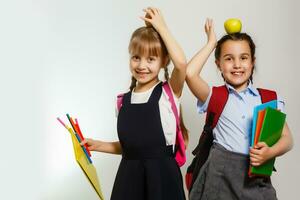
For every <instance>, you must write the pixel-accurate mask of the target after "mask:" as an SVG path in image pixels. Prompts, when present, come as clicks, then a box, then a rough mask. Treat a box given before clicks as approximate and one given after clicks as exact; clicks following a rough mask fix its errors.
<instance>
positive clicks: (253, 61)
mask: <svg viewBox="0 0 300 200" xmlns="http://www.w3.org/2000/svg"><path fill="white" fill-rule="evenodd" d="M255 63H256V57H254V58H253V59H252V65H253V66H254V65H255Z"/></svg>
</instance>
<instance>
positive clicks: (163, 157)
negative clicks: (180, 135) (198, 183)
mask: <svg viewBox="0 0 300 200" xmlns="http://www.w3.org/2000/svg"><path fill="white" fill-rule="evenodd" d="M161 94H162V83H159V84H158V85H157V86H156V87H155V88H154V90H153V91H152V94H151V96H150V98H149V100H148V102H147V103H142V104H131V92H128V93H126V94H125V95H124V97H123V104H122V107H121V109H120V111H119V115H118V136H119V140H120V143H121V146H122V160H121V163H120V166H119V169H118V172H117V175H116V179H115V183H114V187H113V191H112V195H111V200H170V199H172V200H184V199H185V196H184V191H183V181H182V176H181V172H180V169H179V167H178V165H177V163H176V161H175V159H174V153H173V150H172V149H173V148H172V146H166V140H165V136H164V132H163V129H162V125H161V119H160V111H159V104H158V102H159V99H160V97H161Z"/></svg>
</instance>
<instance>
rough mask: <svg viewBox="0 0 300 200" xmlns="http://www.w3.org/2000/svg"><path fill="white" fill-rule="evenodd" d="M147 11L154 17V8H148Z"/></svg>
mask: <svg viewBox="0 0 300 200" xmlns="http://www.w3.org/2000/svg"><path fill="white" fill-rule="evenodd" d="M147 10H148V11H149V12H150V13H151V14H152V15H154V14H155V13H154V8H153V7H148V8H147Z"/></svg>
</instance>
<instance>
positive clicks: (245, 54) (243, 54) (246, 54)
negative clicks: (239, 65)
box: [223, 53, 250, 57]
mask: <svg viewBox="0 0 300 200" xmlns="http://www.w3.org/2000/svg"><path fill="white" fill-rule="evenodd" d="M232 55H233V54H225V55H223V57H226V56H232ZM240 55H241V56H250V54H249V53H242V54H240Z"/></svg>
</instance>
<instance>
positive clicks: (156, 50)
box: [129, 27, 169, 91]
mask: <svg viewBox="0 0 300 200" xmlns="http://www.w3.org/2000/svg"><path fill="white" fill-rule="evenodd" d="M129 54H130V62H129V65H130V71H131V73H132V76H133V78H134V79H135V80H136V81H137V85H136V91H137V90H139V91H144V90H147V89H149V88H151V87H152V86H154V85H155V84H156V83H157V82H158V81H159V80H158V74H159V72H160V69H161V68H164V67H166V66H167V65H168V63H169V57H168V52H167V49H166V47H165V45H164V43H163V41H162V39H161V38H160V36H159V34H158V33H157V32H156V31H155V30H154V29H153V28H151V27H141V28H138V29H137V30H136V31H135V32H134V33H133V34H132V37H131V40H130V43H129Z"/></svg>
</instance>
